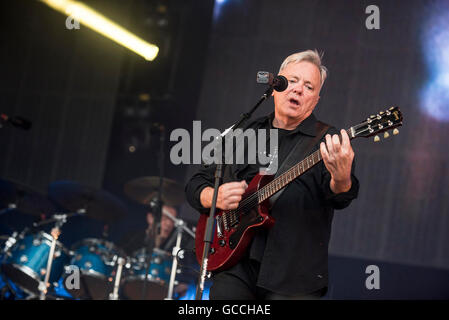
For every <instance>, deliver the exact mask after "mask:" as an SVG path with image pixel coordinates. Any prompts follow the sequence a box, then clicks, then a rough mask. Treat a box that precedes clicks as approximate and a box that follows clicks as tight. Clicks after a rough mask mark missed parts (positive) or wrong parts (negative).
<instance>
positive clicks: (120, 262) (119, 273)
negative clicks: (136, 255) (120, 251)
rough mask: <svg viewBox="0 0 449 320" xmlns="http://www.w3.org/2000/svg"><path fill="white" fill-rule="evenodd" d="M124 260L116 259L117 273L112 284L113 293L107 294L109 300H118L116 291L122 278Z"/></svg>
mask: <svg viewBox="0 0 449 320" xmlns="http://www.w3.org/2000/svg"><path fill="white" fill-rule="evenodd" d="M125 261H126V260H125V259H124V258H122V257H120V258H118V267H117V273H116V274H115V283H114V291H113V292H112V293H111V294H109V300H118V290H119V287H120V279H121V277H122V270H123V266H124V265H125Z"/></svg>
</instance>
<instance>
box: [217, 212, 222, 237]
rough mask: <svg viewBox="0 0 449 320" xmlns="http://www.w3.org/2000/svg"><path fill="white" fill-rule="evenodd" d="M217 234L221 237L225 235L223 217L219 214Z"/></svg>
mask: <svg viewBox="0 0 449 320" xmlns="http://www.w3.org/2000/svg"><path fill="white" fill-rule="evenodd" d="M216 219H217V236H218V237H219V238H222V237H223V219H222V217H221V216H217V217H216Z"/></svg>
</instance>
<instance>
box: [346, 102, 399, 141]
mask: <svg viewBox="0 0 449 320" xmlns="http://www.w3.org/2000/svg"><path fill="white" fill-rule="evenodd" d="M399 126H402V113H401V111H400V110H399V107H391V108H389V109H387V110H385V111H381V112H379V113H378V114H377V115H372V116H370V117H369V118H368V119H366V120H365V121H363V122H361V123H360V124H358V125H355V126H353V127H351V128H349V130H348V133H349V136H350V137H351V138H357V137H364V138H368V137H372V136H375V137H374V141H375V142H377V141H379V140H380V138H379V136H378V134H379V133H382V132H384V138H388V137H389V136H390V134H389V133H388V131H389V130H393V132H392V133H393V135H396V134H398V133H399V130H398V129H396V128H397V127H399Z"/></svg>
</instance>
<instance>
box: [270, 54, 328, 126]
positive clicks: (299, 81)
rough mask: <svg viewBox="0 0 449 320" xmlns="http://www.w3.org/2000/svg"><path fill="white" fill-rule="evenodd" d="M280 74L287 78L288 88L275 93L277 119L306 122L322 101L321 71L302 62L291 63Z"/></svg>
mask: <svg viewBox="0 0 449 320" xmlns="http://www.w3.org/2000/svg"><path fill="white" fill-rule="evenodd" d="M279 74H280V75H282V76H284V77H286V78H287V80H288V87H287V89H286V90H284V91H282V92H277V91H274V92H273V96H274V106H275V107H274V109H275V116H276V118H277V119H282V120H284V121H286V120H287V119H288V120H289V121H294V120H298V121H302V120H304V119H305V118H307V117H308V116H309V115H310V114H311V113H312V111H313V109H315V106H316V105H317V103H318V100H319V99H320V96H319V93H320V86H321V77H320V70H319V69H318V67H317V66H316V65H314V64H313V63H310V62H307V61H301V62H297V63H294V62H292V63H289V64H288V65H287V66H286V67H285V68H284V69H283V70H282V71H281V72H280V73H279Z"/></svg>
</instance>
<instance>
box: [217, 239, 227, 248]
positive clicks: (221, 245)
mask: <svg viewBox="0 0 449 320" xmlns="http://www.w3.org/2000/svg"><path fill="white" fill-rule="evenodd" d="M218 244H219V245H220V247H224V246H225V245H226V241H224V240H220V241H218Z"/></svg>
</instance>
